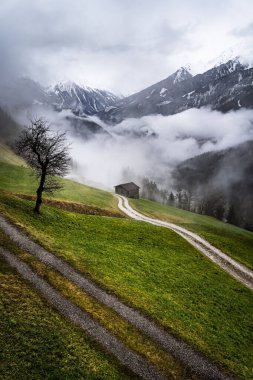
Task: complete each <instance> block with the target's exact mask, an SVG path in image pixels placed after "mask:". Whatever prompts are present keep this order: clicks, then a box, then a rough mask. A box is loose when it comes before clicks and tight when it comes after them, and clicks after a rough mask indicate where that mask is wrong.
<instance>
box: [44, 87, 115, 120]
mask: <svg viewBox="0 0 253 380" xmlns="http://www.w3.org/2000/svg"><path fill="white" fill-rule="evenodd" d="M46 92H47V94H48V100H47V101H48V102H49V103H50V104H53V105H54V106H55V108H56V109H57V110H62V109H70V110H72V111H73V112H74V113H76V114H78V115H83V114H85V115H93V114H95V113H97V112H99V111H102V110H104V109H105V108H106V107H110V106H112V105H113V104H114V103H115V102H116V101H118V100H119V97H118V96H116V95H114V94H112V93H111V92H109V91H105V90H98V89H93V88H91V87H85V86H79V85H77V84H76V83H74V82H66V83H59V84H56V85H55V86H53V87H49V88H48V89H47V90H46Z"/></svg>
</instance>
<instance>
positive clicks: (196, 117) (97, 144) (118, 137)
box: [16, 105, 253, 189]
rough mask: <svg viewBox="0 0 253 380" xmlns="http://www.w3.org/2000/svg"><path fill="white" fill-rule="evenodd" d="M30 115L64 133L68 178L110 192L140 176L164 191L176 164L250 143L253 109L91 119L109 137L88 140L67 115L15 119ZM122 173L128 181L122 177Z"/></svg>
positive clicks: (43, 110) (46, 112)
mask: <svg viewBox="0 0 253 380" xmlns="http://www.w3.org/2000/svg"><path fill="white" fill-rule="evenodd" d="M31 115H44V116H45V117H46V118H47V120H48V121H50V123H51V126H52V127H54V128H56V129H58V130H66V131H68V138H69V140H70V141H71V156H72V159H73V162H74V167H73V171H72V173H71V175H70V176H71V177H72V178H74V179H76V180H78V181H80V182H84V183H91V184H94V185H96V186H100V187H105V188H110V189H111V188H112V187H113V186H114V185H116V184H117V183H119V182H121V181H123V180H127V181H128V180H136V181H138V178H140V177H143V176H148V177H149V178H150V179H153V180H155V181H157V182H158V183H159V184H160V185H161V186H166V187H168V188H169V187H170V186H171V179H170V174H171V171H172V170H173V169H174V168H175V166H176V165H177V164H178V163H180V162H182V161H184V160H186V159H188V158H191V157H194V156H196V155H199V154H202V153H205V152H209V151H214V150H222V149H226V148H229V147H232V146H235V145H237V144H240V143H242V142H244V141H248V140H253V111H252V110H245V109H241V110H238V111H230V112H228V113H226V114H223V113H221V112H218V111H212V110H210V109H208V108H201V109H190V110H187V111H185V112H182V113H179V114H176V115H172V116H162V115H151V116H146V117H142V118H140V119H127V120H124V121H122V122H121V123H120V124H117V125H116V126H108V125H106V124H104V123H103V122H102V121H101V120H99V119H98V118H97V117H90V118H89V119H88V120H90V121H93V122H96V123H97V124H98V125H100V126H101V127H102V128H104V130H105V131H107V132H108V133H109V134H110V135H111V136H112V137H111V138H108V137H106V136H105V135H100V134H96V135H94V137H93V138H91V139H90V140H87V141H85V140H84V139H82V138H81V137H80V136H79V137H77V136H76V135H75V133H73V125H71V123H70V121H69V119H68V117H73V114H72V113H71V112H70V111H62V112H55V111H53V110H50V109H48V108H45V107H43V108H41V106H40V105H37V106H33V108H32V109H31V110H30V111H29V112H27V111H26V112H23V113H20V114H19V115H16V117H17V119H18V121H19V122H21V123H22V124H27V120H28V119H29V118H30V117H31ZM239 165H240V163H238V166H239ZM126 169H127V170H126ZM207 170H208V168H207ZM126 171H127V172H128V173H131V178H129V177H128V178H126V177H124V175H123V173H124V172H126Z"/></svg>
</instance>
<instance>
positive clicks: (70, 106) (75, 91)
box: [0, 58, 253, 138]
mask: <svg viewBox="0 0 253 380" xmlns="http://www.w3.org/2000/svg"><path fill="white" fill-rule="evenodd" d="M6 105H7V106H8V109H9V110H10V112H12V111H11V109H20V108H21V109H26V108H28V107H30V106H32V105H42V106H47V107H51V108H53V109H54V110H55V111H59V112H60V111H62V110H70V111H71V112H72V113H73V114H74V115H73V119H72V120H71V123H72V124H73V129H74V130H77V131H78V134H79V135H80V136H83V138H91V137H92V134H93V133H94V134H97V133H102V134H104V135H108V133H107V132H106V131H105V130H104V128H103V127H102V126H101V123H97V122H96V121H94V120H92V121H89V116H92V115H96V116H97V117H99V118H100V119H101V120H102V121H103V122H105V123H106V124H108V125H115V124H118V123H120V122H121V121H122V120H124V119H127V118H140V117H143V116H146V115H156V114H161V115H173V114H176V113H179V112H182V111H185V110H188V109H190V108H201V107H203V106H206V107H210V108H211V109H213V110H219V111H222V112H227V111H229V110H237V109H240V108H242V107H245V108H253V68H252V67H249V66H247V65H245V64H242V63H241V62H240V60H239V59H238V58H235V59H232V60H229V61H228V62H226V63H222V64H218V65H216V66H214V67H213V68H212V69H210V70H208V71H206V72H204V73H203V74H197V75H195V76H192V75H191V73H190V72H189V71H188V70H187V69H186V68H183V67H181V68H180V69H179V70H177V71H176V72H175V73H173V74H172V75H170V76H169V77H168V78H166V79H164V80H162V81H160V82H158V83H156V84H153V85H152V86H149V87H148V88H146V89H144V90H142V91H140V92H138V93H135V94H133V95H130V96H127V97H119V96H117V95H115V94H113V93H111V92H110V91H106V90H99V89H94V88H90V87H86V86H80V85H77V84H76V83H73V82H66V83H58V84H56V85H54V86H50V87H43V86H41V85H40V84H39V83H37V82H34V81H33V80H31V79H30V78H21V79H19V80H16V81H13V82H12V83H10V84H9V85H5V86H0V106H2V107H4V106H6ZM76 116H77V117H78V118H75V117H76ZM81 118H82V119H81ZM82 120H83V121H82Z"/></svg>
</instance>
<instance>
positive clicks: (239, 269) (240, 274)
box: [116, 195, 253, 290]
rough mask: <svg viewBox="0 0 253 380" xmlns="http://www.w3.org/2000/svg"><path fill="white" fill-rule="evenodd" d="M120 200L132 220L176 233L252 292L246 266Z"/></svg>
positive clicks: (251, 274) (250, 273) (252, 283)
mask: <svg viewBox="0 0 253 380" xmlns="http://www.w3.org/2000/svg"><path fill="white" fill-rule="evenodd" d="M116 197H117V198H118V200H119V203H118V207H119V209H120V210H121V211H123V212H124V213H125V214H126V215H128V216H129V217H130V218H132V219H135V220H140V221H143V222H147V223H150V224H153V225H155V226H159V227H166V228H169V229H170V230H172V231H174V232H176V233H177V234H178V235H180V236H182V237H183V238H184V239H185V240H187V241H188V242H189V243H190V244H192V245H193V246H194V247H195V248H197V249H198V250H199V251H200V252H202V253H203V254H204V255H206V256H207V257H208V258H209V259H210V260H212V261H213V262H214V263H216V264H217V265H219V266H220V267H221V268H222V269H224V270H225V271H226V272H227V273H229V274H230V275H231V276H233V277H234V278H235V279H236V280H238V281H239V282H241V283H242V284H243V285H245V286H247V288H249V289H250V290H253V271H252V270H250V269H249V268H247V267H246V266H245V265H243V264H241V263H239V262H237V261H236V260H234V259H232V258H231V257H230V256H228V255H226V254H225V253H223V252H222V251H220V250H219V249H218V248H215V247H214V246H213V245H211V244H210V243H209V242H208V241H206V240H205V239H203V238H202V237H200V236H199V235H197V234H196V233H194V232H191V231H188V230H187V229H185V228H183V227H180V226H177V225H176V224H173V223H169V222H164V221H161V220H159V219H153V218H149V217H148V216H145V215H143V214H141V213H140V212H138V211H136V210H134V209H133V208H132V207H131V206H130V205H129V202H128V199H127V198H126V197H123V196H122V195H116Z"/></svg>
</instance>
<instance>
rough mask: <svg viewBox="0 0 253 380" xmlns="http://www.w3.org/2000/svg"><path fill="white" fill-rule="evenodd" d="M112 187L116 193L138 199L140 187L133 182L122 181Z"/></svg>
mask: <svg viewBox="0 0 253 380" xmlns="http://www.w3.org/2000/svg"><path fill="white" fill-rule="evenodd" d="M114 187H115V193H116V194H119V195H124V196H125V197H128V198H135V199H139V189H140V187H139V186H137V185H136V184H135V183H133V182H129V183H122V184H121V185H117V186H114Z"/></svg>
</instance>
